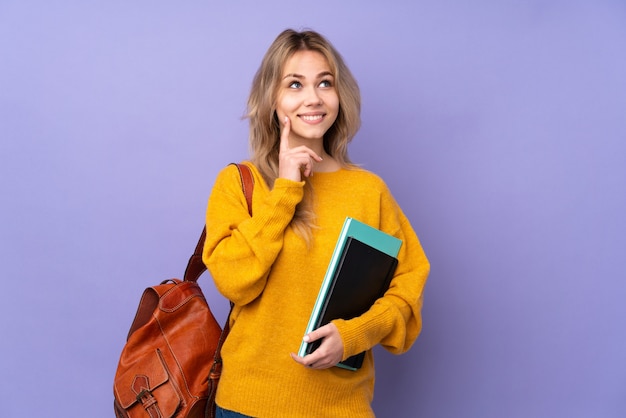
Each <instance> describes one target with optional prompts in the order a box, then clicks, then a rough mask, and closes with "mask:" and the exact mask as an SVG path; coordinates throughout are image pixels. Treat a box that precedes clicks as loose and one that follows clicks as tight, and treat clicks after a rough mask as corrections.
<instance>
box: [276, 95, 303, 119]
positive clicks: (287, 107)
mask: <svg viewBox="0 0 626 418" xmlns="http://www.w3.org/2000/svg"><path fill="white" fill-rule="evenodd" d="M297 108H298V106H297V104H296V103H295V100H294V99H293V98H290V97H289V96H283V97H279V98H278V100H277V101H276V113H277V114H278V116H279V117H280V116H284V115H285V114H287V113H290V112H293V111H294V109H297Z"/></svg>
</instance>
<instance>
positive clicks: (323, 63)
mask: <svg viewBox="0 0 626 418" xmlns="http://www.w3.org/2000/svg"><path fill="white" fill-rule="evenodd" d="M330 71H331V68H330V65H329V63H328V60H327V59H326V57H325V56H324V55H322V54H321V53H320V52H317V51H309V50H306V51H297V52H296V53H294V54H293V55H292V56H291V57H289V58H288V59H287V61H285V65H284V66H283V76H284V75H287V74H300V75H305V76H306V75H317V74H320V73H322V72H330Z"/></svg>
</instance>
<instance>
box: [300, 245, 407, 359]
mask: <svg viewBox="0 0 626 418" xmlns="http://www.w3.org/2000/svg"><path fill="white" fill-rule="evenodd" d="M397 265H398V260H397V259H396V258H395V257H392V256H391V255H388V254H386V253H384V252H382V251H380V250H378V249H376V248H374V247H371V246H370V245H368V244H365V243H363V242H361V241H359V240H358V239H356V238H354V237H348V238H347V240H346V244H345V246H344V248H343V252H342V255H341V259H340V261H339V264H338V265H337V268H336V269H335V274H334V276H333V278H332V282H331V284H330V287H329V292H328V295H327V297H326V299H325V300H324V303H323V305H322V307H321V309H320V312H319V315H318V317H317V321H316V323H315V324H314V326H313V329H316V328H319V327H320V326H323V325H325V324H327V323H329V322H330V321H332V320H333V319H352V318H354V317H357V316H359V315H362V314H363V313H365V312H366V311H367V310H369V308H370V307H371V306H372V305H373V304H374V302H375V301H376V299H378V298H380V297H381V296H383V294H384V293H385V291H386V290H387V289H388V288H389V283H390V282H391V279H392V278H393V275H394V272H395V270H396V266H397ZM320 343H321V342H320V341H315V342H313V343H310V344H308V345H307V346H306V349H305V353H306V354H310V353H312V352H313V351H315V349H317V348H318V347H319V345H320ZM364 358H365V353H364V352H363V353H360V354H357V355H355V356H352V357H350V358H348V359H346V360H344V361H342V362H341V363H339V364H338V366H339V367H343V368H346V369H350V370H357V369H359V368H360V367H361V365H362V364H363V360H364Z"/></svg>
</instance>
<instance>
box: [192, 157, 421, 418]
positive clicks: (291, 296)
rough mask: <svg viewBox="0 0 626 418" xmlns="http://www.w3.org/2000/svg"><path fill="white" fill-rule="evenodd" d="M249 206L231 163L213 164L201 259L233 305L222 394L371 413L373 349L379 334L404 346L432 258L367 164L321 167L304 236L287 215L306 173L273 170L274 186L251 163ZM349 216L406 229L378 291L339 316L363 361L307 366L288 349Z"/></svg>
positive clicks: (303, 412)
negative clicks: (307, 238) (279, 174)
mask: <svg viewBox="0 0 626 418" xmlns="http://www.w3.org/2000/svg"><path fill="white" fill-rule="evenodd" d="M246 164H247V165H249V166H250V167H251V168H252V171H253V176H254V180H255V188H254V194H253V204H252V210H253V216H252V217H250V216H249V215H248V211H247V205H246V201H245V198H244V196H243V193H242V191H241V181H240V178H239V173H238V172H237V168H236V167H234V166H232V165H231V166H228V167H226V168H225V169H223V170H222V172H220V174H219V175H218V177H217V179H216V182H215V185H214V187H213V190H212V193H211V196H210V198H209V203H208V209H207V221H206V222H207V239H206V243H205V246H204V253H203V260H204V262H205V264H206V265H207V267H208V269H209V271H210V273H211V275H212V276H213V279H214V281H215V284H216V286H217V288H218V290H219V291H220V292H221V293H222V294H223V295H224V296H225V297H227V298H228V299H229V300H231V301H232V302H234V304H235V307H234V309H233V312H232V314H231V325H232V329H231V331H230V334H229V336H228V338H227V339H226V342H225V344H224V346H223V349H222V357H223V361H224V366H223V373H222V377H221V381H220V384H219V389H218V393H217V404H218V405H220V406H221V407H223V408H226V409H230V410H234V411H237V412H240V413H242V414H245V415H250V416H253V417H260V418H266V417H289V418H297V417H307V418H310V417H332V418H338V417H350V418H354V417H371V416H374V414H373V412H372V409H371V407H370V404H371V401H372V399H373V395H374V360H373V356H372V351H371V350H370V349H371V348H372V347H373V346H375V345H376V344H381V345H382V346H384V347H385V348H386V349H387V350H389V351H390V352H392V353H395V354H400V353H403V352H405V351H406V350H408V349H409V348H410V347H411V345H412V344H413V342H414V341H415V339H416V338H417V336H418V334H419V333H420V330H421V327H422V320H421V313H420V311H421V307H422V292H423V289H424V284H425V282H426V278H427V276H428V272H429V263H428V260H427V259H426V256H425V254H424V252H423V250H422V247H421V245H420V242H419V240H418V238H417V236H416V235H415V232H414V231H413V229H412V228H411V225H410V224H409V221H408V220H407V218H406V217H405V216H404V214H403V213H402V211H401V209H400V208H399V206H398V205H397V203H396V202H395V200H394V198H393V197H392V195H391V193H390V192H389V190H388V188H387V186H386V185H385V183H384V182H383V181H382V180H381V179H380V178H379V177H378V176H376V175H374V174H372V173H371V172H368V171H366V170H362V169H350V170H348V169H341V170H339V171H336V172H330V173H323V172H319V173H318V172H316V173H315V174H314V175H313V177H311V178H309V179H307V180H306V181H310V182H311V183H312V186H313V188H314V194H315V203H314V205H315V206H314V208H315V212H316V216H317V220H316V225H317V227H316V228H315V229H314V230H313V241H312V245H311V246H310V248H308V247H307V245H306V243H305V242H304V240H303V239H301V238H300V237H299V236H298V235H296V233H295V232H294V231H293V230H292V228H291V227H290V225H289V224H290V221H291V219H292V217H293V214H294V211H295V208H296V205H297V204H298V202H300V200H301V199H302V196H303V185H304V182H294V181H290V180H286V179H277V180H276V181H275V184H274V186H273V188H271V189H270V188H269V187H268V186H267V184H266V183H265V181H264V180H263V179H262V178H261V176H260V174H259V172H258V171H257V170H256V168H255V167H254V166H253V165H252V164H250V163H246ZM347 216H350V217H353V218H355V219H358V220H360V221H362V222H365V223H367V224H369V225H371V226H373V227H376V228H379V229H381V230H383V231H385V232H387V233H390V234H392V235H394V236H396V237H398V238H400V239H401V240H402V241H403V244H402V247H401V249H400V254H399V256H398V260H399V263H398V267H397V270H396V274H395V277H394V278H393V280H392V282H391V286H390V288H389V290H388V291H387V292H386V294H385V296H384V297H382V298H380V299H379V300H378V301H377V302H376V303H375V304H374V305H373V306H372V308H371V309H370V310H369V311H368V312H366V313H365V314H364V315H362V316H360V317H358V318H354V319H351V320H348V321H344V320H336V321H334V323H335V324H336V326H337V328H338V330H339V333H340V335H341V337H342V339H343V343H344V354H343V358H344V359H346V358H348V357H350V356H352V355H354V354H358V353H360V352H362V351H366V350H367V355H366V357H365V361H364V363H363V367H362V368H361V369H359V370H358V371H349V370H345V369H341V368H338V367H332V368H330V369H326V370H314V369H308V368H306V367H303V366H301V365H300V364H298V363H296V362H295V361H293V359H291V357H290V355H289V354H290V353H296V352H297V351H298V348H299V347H300V342H301V341H302V337H303V335H304V331H305V329H306V326H307V323H308V319H309V315H310V314H311V310H312V308H313V305H314V303H315V300H316V298H317V293H318V291H319V288H320V285H321V283H322V280H323V278H324V274H325V272H326V268H327V266H328V262H329V260H330V257H331V254H332V252H333V249H334V247H335V242H336V240H337V237H338V236H339V231H340V230H341V227H342V225H343V222H344V220H345V218H346V217H347Z"/></svg>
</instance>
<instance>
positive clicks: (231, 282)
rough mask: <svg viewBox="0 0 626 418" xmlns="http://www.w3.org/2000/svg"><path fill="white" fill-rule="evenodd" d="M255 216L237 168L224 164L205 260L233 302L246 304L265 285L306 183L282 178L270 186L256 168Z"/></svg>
mask: <svg viewBox="0 0 626 418" xmlns="http://www.w3.org/2000/svg"><path fill="white" fill-rule="evenodd" d="M253 172H254V177H255V189H254V192H253V199H252V201H253V204H252V206H253V207H252V216H250V215H249V214H248V208H247V204H246V200H245V196H244V195H243V191H242V189H241V180H240V177H239V173H238V172H237V168H236V167H234V166H228V167H226V168H225V169H223V170H222V171H221V172H220V173H219V175H218V177H217V179H216V181H215V185H214V186H213V190H212V191H211V196H210V197H209V202H208V207H207V215H206V241H205V244H204V250H203V254H202V259H203V261H204V263H205V264H206V266H207V268H208V270H209V271H210V273H211V275H212V277H213V280H214V281H215V285H216V287H217V289H218V290H219V291H220V293H222V294H223V295H224V296H225V297H226V298H228V299H229V300H230V301H232V302H234V303H236V304H239V305H245V304H247V303H250V302H251V301H253V300H254V299H256V298H257V297H258V296H259V295H260V294H261V293H262V292H263V290H264V288H265V284H266V280H267V276H268V273H269V271H270V268H271V266H272V264H273V263H274V261H275V260H276V257H277V256H278V254H279V252H280V250H281V249H282V245H283V234H284V232H285V229H286V228H287V226H288V225H289V223H290V222H291V219H292V218H293V214H294V212H295V208H296V205H297V204H298V203H299V202H300V201H301V200H302V196H303V185H304V183H303V182H302V183H299V182H293V181H290V180H286V179H277V180H276V181H275V182H274V187H273V188H272V190H271V191H268V190H267V189H266V187H265V183H262V184H260V183H261V182H262V180H261V178H260V176H259V175H258V172H256V170H254V169H253Z"/></svg>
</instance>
